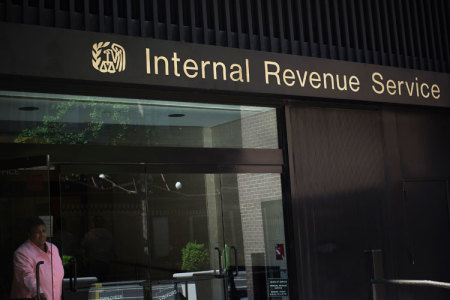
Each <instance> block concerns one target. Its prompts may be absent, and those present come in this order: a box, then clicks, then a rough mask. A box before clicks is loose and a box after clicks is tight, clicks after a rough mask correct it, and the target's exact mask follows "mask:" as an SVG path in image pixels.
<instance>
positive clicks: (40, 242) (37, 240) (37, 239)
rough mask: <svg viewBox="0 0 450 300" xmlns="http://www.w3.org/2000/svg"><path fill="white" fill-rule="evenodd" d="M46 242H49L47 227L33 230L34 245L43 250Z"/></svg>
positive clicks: (32, 239) (31, 238)
mask: <svg viewBox="0 0 450 300" xmlns="http://www.w3.org/2000/svg"><path fill="white" fill-rule="evenodd" d="M46 240H47V229H46V228H45V225H38V226H36V227H33V228H32V229H31V232H30V241H31V242H32V243H33V244H35V245H36V246H38V247H39V248H41V249H42V248H43V247H44V245H45V241H46Z"/></svg>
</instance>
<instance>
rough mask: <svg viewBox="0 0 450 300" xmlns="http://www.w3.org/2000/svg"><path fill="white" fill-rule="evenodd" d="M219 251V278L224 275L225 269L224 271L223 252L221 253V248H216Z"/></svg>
mask: <svg viewBox="0 0 450 300" xmlns="http://www.w3.org/2000/svg"><path fill="white" fill-rule="evenodd" d="M214 249H216V250H217V253H218V254H219V276H222V275H223V269H222V252H221V251H220V248H219V247H216V248H214Z"/></svg>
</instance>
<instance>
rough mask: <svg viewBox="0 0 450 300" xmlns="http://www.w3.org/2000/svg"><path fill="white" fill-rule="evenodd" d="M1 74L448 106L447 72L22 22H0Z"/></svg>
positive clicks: (449, 81) (449, 89)
mask: <svg viewBox="0 0 450 300" xmlns="http://www.w3.org/2000/svg"><path fill="white" fill-rule="evenodd" d="M0 41H2V44H1V46H0V57H1V59H2V61H1V64H0V76H8V75H20V76H27V77H43V78H58V79H66V80H87V81H95V82H117V83H122V84H138V85H148V86H163V87H174V88H176V87H181V88H194V89H202V90H213V91H225V92H240V93H255V94H266V95H267V94H269V95H284V96H286V97H289V96H290V97H298V96H300V97H307V98H315V97H317V98H328V99H348V100H358V101H371V102H387V103H401V104H414V105H426V106H438V107H450V75H449V74H445V73H435V72H425V71H418V70H410V69H400V68H392V67H385V66H377V65H369V64H362V63H355V62H344V61H337V60H327V59H319V58H311V57H302V56H296V55H286V54H276V53H268V52H261V51H251V50H242V49H234V48H225V47H217V46H206V45H198V44H190V43H181V42H170V41H163V40H154V39H148V38H138V37H129V36H121V35H113V34H102V33H92V32H82V31H75V30H65V29H55V28H45V27H39V26H29V25H20V24H9V23H1V24H0Z"/></svg>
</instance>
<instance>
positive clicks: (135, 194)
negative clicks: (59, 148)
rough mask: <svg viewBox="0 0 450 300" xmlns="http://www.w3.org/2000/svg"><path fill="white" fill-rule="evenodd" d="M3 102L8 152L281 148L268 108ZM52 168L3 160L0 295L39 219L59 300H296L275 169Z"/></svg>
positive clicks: (57, 99)
mask: <svg viewBox="0 0 450 300" xmlns="http://www.w3.org/2000/svg"><path fill="white" fill-rule="evenodd" d="M1 95H2V96H1V99H0V106H3V108H4V109H3V110H2V113H0V116H1V122H2V123H3V124H5V126H4V127H3V128H5V129H4V130H3V132H2V133H1V135H0V136H1V142H2V143H3V145H5V146H7V145H9V144H20V145H23V147H33V146H32V145H30V144H34V145H36V144H79V143H82V144H100V145H104V146H108V149H109V150H108V151H114V149H115V146H116V145H117V146H119V145H122V146H123V145H127V146H128V145H134V146H136V145H139V146H152V147H153V146H160V145H165V146H177V147H180V149H182V148H181V147H185V148H186V147H212V148H218V147H225V146H227V147H229V148H269V149H276V148H277V147H278V138H277V122H276V114H275V109H273V108H266V107H243V106H236V107H234V106H227V105H207V104H195V103H173V102H163V101H147V102H148V103H147V102H146V101H144V100H139V101H137V100H128V99H108V100H106V99H103V98H90V99H91V100H92V103H91V102H87V98H86V99H85V98H83V97H78V96H76V97H75V96H70V97H69V96H61V95H57V96H56V95H47V94H45V95H44V94H30V93H27V94H24V93H20V94H19V93H11V92H3V93H1ZM74 99H77V100H74ZM80 99H82V100H80ZM144 102H145V104H144ZM36 108H37V109H36ZM125 108H126V109H125ZM122 109H124V110H122ZM5 111H6V112H5ZM8 111H9V112H10V113H9V114H8V113H7V112H8ZM172 114H180V115H181V114H184V116H178V117H171V116H170V115H172ZM190 114H192V116H191V115H190ZM139 116H143V118H142V119H139ZM144 116H145V118H144ZM187 116H189V117H187ZM185 117H186V118H185ZM183 118H185V119H183ZM163 119H164V120H163ZM172 120H173V121H172ZM182 120H184V121H182ZM265 124H266V125H267V126H266V125H265ZM183 132H184V134H186V132H189V133H188V134H187V136H184V134H183ZM122 148H123V147H122ZM143 149H145V148H143ZM2 156H4V155H2ZM46 159H47V160H45V159H38V160H37V161H38V162H40V163H34V164H31V163H30V162H29V160H30V159H29V158H28V159H18V158H16V159H8V158H6V157H2V160H1V164H0V169H1V178H0V180H1V182H0V184H1V187H2V189H1V190H0V203H1V214H2V216H3V217H2V219H1V220H2V221H1V222H2V224H1V228H2V238H1V240H0V242H1V245H0V248H1V249H2V251H3V252H4V255H2V256H1V257H2V265H4V266H7V267H5V268H3V270H2V271H1V279H2V280H1V282H2V284H1V285H0V297H1V298H8V297H9V296H10V295H11V289H12V288H11V282H12V278H13V275H12V274H13V271H14V270H16V268H17V266H16V265H15V264H16V260H13V255H14V251H15V250H16V249H17V247H18V246H19V245H20V244H21V243H23V242H25V241H26V240H27V238H29V235H28V234H27V231H26V230H25V228H24V226H23V224H25V223H26V222H27V220H28V219H29V218H30V217H33V216H40V217H41V219H43V220H44V222H45V227H46V230H47V235H46V236H47V241H48V242H51V243H52V244H54V245H56V247H57V250H58V253H59V255H58V259H60V260H61V263H62V265H63V268H64V278H63V280H62V283H61V282H60V281H58V280H57V279H55V280H54V281H53V283H52V285H53V290H55V289H56V288H55V287H56V286H57V285H60V286H61V289H62V291H63V292H62V293H63V297H64V299H65V300H67V299H208V300H209V299H268V298H271V299H288V292H287V279H288V276H287V258H286V243H285V237H284V221H283V220H284V218H283V210H282V188H281V187H282V184H281V175H280V173H273V172H270V171H267V172H264V171H262V169H258V170H257V171H255V172H252V171H249V172H243V171H230V170H228V171H227V172H216V171H213V172H208V171H205V170H207V169H208V168H209V167H208V166H202V171H199V169H198V168H195V165H193V166H192V170H191V171H190V168H191V167H189V166H182V167H181V168H180V169H179V171H177V166H176V164H175V166H173V167H172V169H171V171H167V170H164V169H163V168H160V167H159V166H158V164H150V163H136V162H133V163H130V162H123V161H120V162H119V161H118V162H111V163H108V164H105V163H100V162H98V163H80V162H76V163H71V162H56V161H52V159H51V155H50V158H48V157H47V158H46ZM216 160H217V164H220V163H221V157H217V159H216ZM212 169H214V168H212ZM44 175H45V176H44ZM55 253H56V250H55V251H54V252H52V253H51V255H50V257H51V258H52V259H51V261H52V262H51V263H50V265H51V267H52V268H54V267H55V265H56V264H57V262H58V259H57V258H56V256H55V255H56V254H55ZM33 268H35V266H30V267H29V269H30V270H34V269H33ZM52 268H50V271H52V270H53V269H52ZM43 270H45V269H41V271H40V277H41V279H45V278H46V276H48V274H46V273H43V272H44V271H43ZM33 272H35V271H33ZM33 272H31V271H30V273H33ZM57 273H58V272H56V271H55V274H57ZM29 276H30V278H33V279H36V276H35V275H34V274H29ZM55 276H56V275H55ZM53 277H54V276H53ZM13 288H14V287H13ZM31 289H33V288H31ZM48 298H53V299H59V298H58V297H56V296H55V295H51V296H50V297H48Z"/></svg>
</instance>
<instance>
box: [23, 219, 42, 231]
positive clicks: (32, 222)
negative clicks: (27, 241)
mask: <svg viewBox="0 0 450 300" xmlns="http://www.w3.org/2000/svg"><path fill="white" fill-rule="evenodd" d="M25 225H26V229H27V232H28V233H31V231H32V230H33V228H35V227H36V226H40V225H44V226H45V223H44V221H42V219H41V218H39V217H30V218H28V219H27V221H26V224H25Z"/></svg>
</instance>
